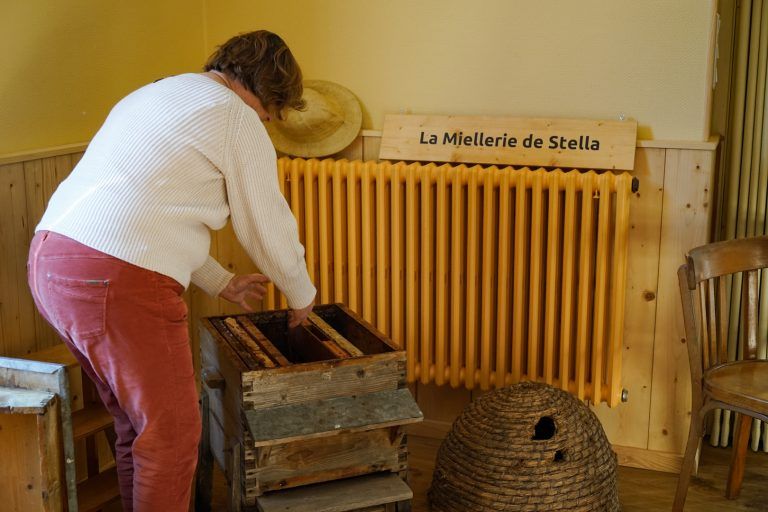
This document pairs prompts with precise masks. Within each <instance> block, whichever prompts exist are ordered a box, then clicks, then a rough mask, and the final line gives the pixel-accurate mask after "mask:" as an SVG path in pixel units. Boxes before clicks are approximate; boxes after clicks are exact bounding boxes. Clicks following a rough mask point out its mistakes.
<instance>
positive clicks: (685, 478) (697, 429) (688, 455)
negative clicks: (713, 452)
mask: <svg viewBox="0 0 768 512" xmlns="http://www.w3.org/2000/svg"><path fill="white" fill-rule="evenodd" d="M701 427H702V419H701V418H700V417H699V414H698V411H693V414H691V426H690V427H689V428H688V442H687V443H686V445H685V456H683V464H682V466H681V467H680V476H679V477H678V478H677V490H676V491H675V501H674V502H673V503H672V512H683V507H684V506H685V498H686V496H687V495H688V484H689V483H690V481H691V473H692V472H693V465H694V464H695V463H696V452H697V451H698V450H699V441H700V439H701Z"/></svg>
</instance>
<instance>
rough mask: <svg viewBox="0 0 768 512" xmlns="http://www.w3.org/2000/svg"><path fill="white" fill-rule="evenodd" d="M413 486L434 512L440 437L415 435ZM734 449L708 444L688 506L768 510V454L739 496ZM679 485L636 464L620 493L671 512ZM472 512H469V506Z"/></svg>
mask: <svg viewBox="0 0 768 512" xmlns="http://www.w3.org/2000/svg"><path fill="white" fill-rule="evenodd" d="M408 446H409V449H410V458H409V462H410V466H411V486H412V487H413V490H414V500H413V512H428V511H429V506H428V505H427V500H426V494H427V489H428V488H429V485H430V482H431V479H432V470H433V468H434V461H435V457H436V454H437V449H438V447H439V446H440V441H439V440H435V439H428V438H423V437H413V436H411V437H409V438H408ZM729 458H730V450H727V449H722V448H713V447H711V446H709V444H708V443H705V445H704V449H703V453H702V457H701V460H702V464H701V467H700V469H699V476H697V477H694V479H693V482H692V485H691V487H690V488H689V491H688V500H687V502H686V507H685V510H686V511H690V512H723V511H726V510H727V511H730V510H734V511H741V510H764V511H768V485H766V482H768V454H766V453H762V452H761V453H752V452H749V455H748V458H747V464H746V475H745V477H744V485H743V487H742V491H741V496H740V497H739V499H737V500H734V501H730V500H726V499H725V496H724V490H725V480H726V474H727V471H728V462H729ZM676 485H677V475H673V474H670V473H660V472H657V471H648V470H643V469H635V468H626V467H620V468H619V497H620V500H621V506H622V510H623V511H624V512H641V511H642V512H654V511H665V512H666V511H669V510H671V506H672V498H673V496H674V493H675V486H676ZM226 496H227V487H226V481H225V480H224V477H223V474H222V473H221V472H220V471H215V473H214V489H213V510H222V511H223V510H226ZM468 512H469V511H468Z"/></svg>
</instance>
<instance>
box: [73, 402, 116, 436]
mask: <svg viewBox="0 0 768 512" xmlns="http://www.w3.org/2000/svg"><path fill="white" fill-rule="evenodd" d="M114 423H115V421H114V418H112V415H111V414H110V413H109V411H107V410H106V409H105V408H104V407H86V408H85V409H81V410H79V411H77V412H74V413H72V435H73V437H74V438H75V440H78V439H83V438H85V437H88V436H92V435H94V434H96V433H97V432H101V431H102V430H104V429H106V428H109V427H110V426H112V425H114Z"/></svg>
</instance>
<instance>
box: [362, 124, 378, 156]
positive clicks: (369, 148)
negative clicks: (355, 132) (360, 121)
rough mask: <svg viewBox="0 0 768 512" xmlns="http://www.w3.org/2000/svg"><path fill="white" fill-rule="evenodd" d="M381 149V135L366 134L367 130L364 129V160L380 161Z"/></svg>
mask: <svg viewBox="0 0 768 512" xmlns="http://www.w3.org/2000/svg"><path fill="white" fill-rule="evenodd" d="M377 133H378V132H377ZM380 149H381V135H366V133H365V131H363V160H365V161H368V160H374V161H378V160H379V150H380Z"/></svg>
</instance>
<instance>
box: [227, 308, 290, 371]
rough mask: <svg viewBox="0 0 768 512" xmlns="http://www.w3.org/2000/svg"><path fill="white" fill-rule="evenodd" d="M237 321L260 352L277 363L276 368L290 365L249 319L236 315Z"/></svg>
mask: <svg viewBox="0 0 768 512" xmlns="http://www.w3.org/2000/svg"><path fill="white" fill-rule="evenodd" d="M237 321H238V322H239V323H240V325H242V326H243V329H245V330H246V331H247V332H248V334H250V335H251V337H252V338H253V339H254V340H255V341H256V343H258V344H259V346H260V347H261V348H262V350H264V352H266V353H267V354H269V357H271V358H272V360H273V361H275V362H276V363H277V366H288V365H290V364H291V362H290V361H288V359H286V358H285V356H284V355H283V354H282V352H280V351H279V350H278V349H277V347H275V346H274V345H273V344H272V342H271V341H269V340H268V339H267V337H266V336H264V333H262V332H261V331H260V330H259V328H258V327H256V324H254V323H253V322H252V321H251V319H250V318H248V317H247V316H246V315H238V316H237Z"/></svg>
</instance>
